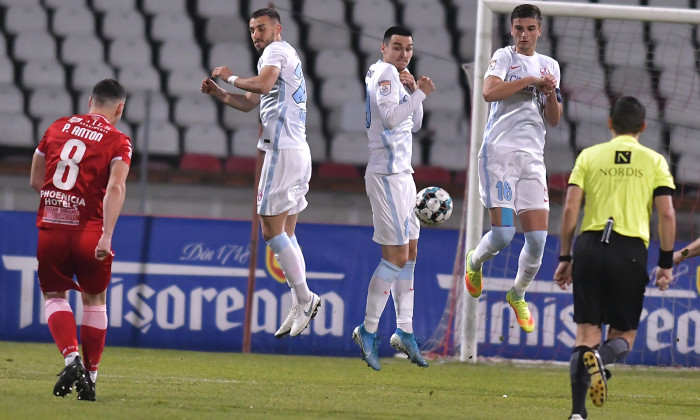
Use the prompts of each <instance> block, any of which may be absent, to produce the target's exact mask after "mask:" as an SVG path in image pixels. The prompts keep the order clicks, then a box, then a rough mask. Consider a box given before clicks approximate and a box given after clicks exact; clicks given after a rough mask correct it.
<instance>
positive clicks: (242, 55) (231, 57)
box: [209, 41, 257, 75]
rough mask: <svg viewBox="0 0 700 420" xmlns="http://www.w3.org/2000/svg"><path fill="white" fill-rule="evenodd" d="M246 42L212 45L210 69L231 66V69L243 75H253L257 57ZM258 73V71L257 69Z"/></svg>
mask: <svg viewBox="0 0 700 420" xmlns="http://www.w3.org/2000/svg"><path fill="white" fill-rule="evenodd" d="M249 43H250V41H248V42H247V43H246V42H220V43H217V44H214V45H212V47H211V49H210V50H209V70H214V68H215V67H219V66H229V67H231V70H233V71H234V72H236V73H238V74H241V75H244V74H245V75H252V74H253V73H251V72H253V71H255V66H256V63H257V59H255V58H253V53H252V52H251V50H250V47H249ZM256 73H257V71H256Z"/></svg>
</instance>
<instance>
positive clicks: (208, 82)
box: [201, 77, 222, 96]
mask: <svg viewBox="0 0 700 420" xmlns="http://www.w3.org/2000/svg"><path fill="white" fill-rule="evenodd" d="M201 90H202V93H206V94H207V95H212V96H215V95H216V93H217V92H218V91H219V90H222V89H221V88H220V87H219V85H217V84H216V82H215V81H213V80H212V79H210V78H208V77H207V78H206V79H204V80H202V87H201Z"/></svg>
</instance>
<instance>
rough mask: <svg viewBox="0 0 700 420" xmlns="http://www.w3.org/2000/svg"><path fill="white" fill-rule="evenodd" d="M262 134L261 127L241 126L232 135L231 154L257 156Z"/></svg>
mask: <svg viewBox="0 0 700 420" xmlns="http://www.w3.org/2000/svg"><path fill="white" fill-rule="evenodd" d="M259 136H260V128H259V127H248V126H245V127H241V128H238V129H236V130H235V131H234V132H233V136H232V137H231V154H232V155H233V156H245V157H255V156H256V155H257V154H258V152H257V147H258V138H260V137H259Z"/></svg>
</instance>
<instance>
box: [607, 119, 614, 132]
mask: <svg viewBox="0 0 700 420" xmlns="http://www.w3.org/2000/svg"><path fill="white" fill-rule="evenodd" d="M608 128H609V129H610V131H614V130H613V123H612V118H608Z"/></svg>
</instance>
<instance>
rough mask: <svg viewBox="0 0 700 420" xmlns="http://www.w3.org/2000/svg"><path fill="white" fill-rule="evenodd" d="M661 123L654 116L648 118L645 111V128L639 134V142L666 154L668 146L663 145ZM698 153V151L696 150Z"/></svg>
mask: <svg viewBox="0 0 700 420" xmlns="http://www.w3.org/2000/svg"><path fill="white" fill-rule="evenodd" d="M663 139H664V127H663V123H662V122H660V121H659V120H658V119H656V118H650V117H649V112H648V111H647V128H646V130H644V132H643V133H642V134H641V135H640V136H639V143H641V144H643V145H644V146H646V147H649V148H651V149H654V150H656V151H657V152H659V153H662V154H665V155H666V156H668V148H667V147H665V146H664V144H663V143H664V142H663ZM698 154H699V155H700V152H698Z"/></svg>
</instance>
